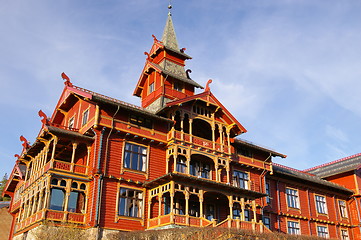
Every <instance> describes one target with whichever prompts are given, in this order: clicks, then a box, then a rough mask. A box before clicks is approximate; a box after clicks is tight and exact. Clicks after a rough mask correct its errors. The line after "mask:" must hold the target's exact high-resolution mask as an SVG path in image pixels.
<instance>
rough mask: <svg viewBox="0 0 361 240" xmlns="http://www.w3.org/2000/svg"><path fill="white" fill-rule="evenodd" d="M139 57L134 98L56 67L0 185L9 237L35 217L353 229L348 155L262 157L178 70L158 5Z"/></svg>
mask: <svg viewBox="0 0 361 240" xmlns="http://www.w3.org/2000/svg"><path fill="white" fill-rule="evenodd" d="M153 37H154V36H153ZM146 56H147V57H146V62H145V66H144V68H143V70H142V72H141V74H140V78H139V80H138V82H137V83H136V82H135V84H136V85H135V90H134V93H133V94H134V95H135V96H137V97H139V98H140V99H141V107H139V106H134V105H132V104H129V103H126V102H123V101H120V100H118V99H114V98H111V97H107V96H104V95H102V94H99V93H96V92H94V91H90V90H87V89H84V88H81V87H78V86H75V85H73V83H72V82H71V80H70V79H69V77H67V76H66V75H65V74H62V77H63V79H64V80H65V87H64V89H63V91H62V93H61V96H60V98H59V101H58V103H57V105H56V106H55V110H54V112H53V113H52V114H51V116H50V117H48V116H47V115H46V114H45V113H43V112H42V111H39V116H40V117H41V122H42V127H41V129H40V132H39V134H38V136H37V138H36V140H35V141H34V143H32V144H29V143H28V141H27V140H26V139H25V138H24V137H21V140H22V141H23V151H22V153H21V154H20V155H17V160H16V163H15V166H14V168H13V171H12V173H11V176H10V179H9V181H8V183H7V185H6V188H5V191H4V194H5V195H8V196H10V197H11V204H10V208H9V211H10V213H11V215H12V216H13V222H12V230H11V234H10V236H9V238H10V239H26V238H27V237H28V238H29V239H31V233H32V231H34V229H37V228H38V226H39V225H41V224H43V223H44V222H46V220H49V221H53V222H55V223H57V224H59V225H64V226H66V225H68V224H76V226H78V227H80V228H83V229H86V230H87V231H89V233H91V234H92V235H93V236H94V239H100V238H104V239H105V238H106V235H107V234H108V233H111V232H113V231H134V230H148V229H162V228H171V227H176V226H180V227H187V226H192V227H215V228H219V227H223V228H237V229H249V230H254V231H259V232H270V231H279V232H284V233H290V234H304V235H315V236H317V235H318V236H323V237H326V238H337V239H361V235H360V186H361V181H360V173H361V171H360V166H361V163H360V159H361V155H360V154H359V155H354V156H351V157H348V158H345V159H341V160H338V161H335V162H332V163H329V164H325V165H322V166H319V167H315V168H312V169H309V170H305V171H299V170H296V169H291V168H289V167H286V166H282V165H279V164H275V163H273V162H272V159H273V158H275V157H279V158H285V157H286V156H285V155H284V154H281V153H278V152H275V151H273V150H270V149H266V148H264V147H261V146H258V145H255V144H253V143H251V142H248V141H245V140H242V139H240V138H238V137H239V135H241V134H243V133H245V132H246V129H245V128H244V127H243V126H242V125H241V124H240V123H239V122H238V120H237V119H235V117H234V116H233V115H232V114H231V113H230V112H229V111H228V110H227V109H226V108H225V107H224V106H223V105H222V103H221V102H220V101H219V100H218V99H217V98H216V96H214V95H213V93H212V92H211V90H210V83H211V81H209V82H208V83H207V85H206V86H205V87H203V86H201V85H200V84H198V83H197V82H196V81H194V80H193V79H191V78H190V76H189V71H188V70H185V61H186V60H188V59H191V57H190V56H188V55H187V54H186V53H185V49H180V48H179V46H178V42H177V39H176V35H175V31H174V27H173V23H172V18H171V15H170V14H169V16H168V18H167V22H166V26H165V29H164V33H163V36H162V38H161V40H158V39H157V38H156V37H154V43H153V46H152V47H151V49H150V51H149V53H146ZM196 89H198V91H199V90H200V91H199V93H196V92H195V90H196ZM72 226H74V225H72Z"/></svg>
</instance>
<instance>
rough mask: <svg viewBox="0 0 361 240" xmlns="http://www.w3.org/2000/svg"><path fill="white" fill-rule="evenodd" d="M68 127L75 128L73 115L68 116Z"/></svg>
mask: <svg viewBox="0 0 361 240" xmlns="http://www.w3.org/2000/svg"><path fill="white" fill-rule="evenodd" d="M68 128H69V129H72V128H75V117H74V116H72V117H71V118H69V121H68Z"/></svg>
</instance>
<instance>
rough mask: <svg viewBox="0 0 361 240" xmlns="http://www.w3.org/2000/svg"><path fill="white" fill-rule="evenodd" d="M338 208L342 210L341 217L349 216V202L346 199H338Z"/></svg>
mask: <svg viewBox="0 0 361 240" xmlns="http://www.w3.org/2000/svg"><path fill="white" fill-rule="evenodd" d="M341 203H342V204H341ZM338 208H339V210H340V215H341V218H348V213H347V204H346V201H345V200H340V199H339V200H338Z"/></svg>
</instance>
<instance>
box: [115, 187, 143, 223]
mask: <svg viewBox="0 0 361 240" xmlns="http://www.w3.org/2000/svg"><path fill="white" fill-rule="evenodd" d="M118 215H120V216H127V217H137V218H140V217H142V216H143V192H142V191H138V190H134V189H128V188H122V187H121V188H120V193H119V204H118Z"/></svg>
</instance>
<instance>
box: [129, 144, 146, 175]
mask: <svg viewBox="0 0 361 240" xmlns="http://www.w3.org/2000/svg"><path fill="white" fill-rule="evenodd" d="M146 165H147V148H146V147H143V146H140V145H136V144H133V143H125V149H124V167H125V168H129V169H133V170H138V171H143V172H145V171H146Z"/></svg>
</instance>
